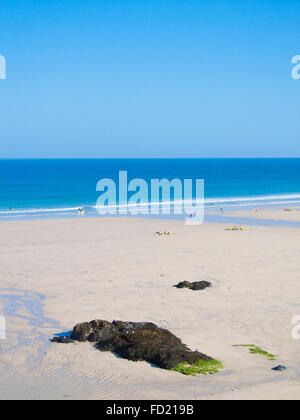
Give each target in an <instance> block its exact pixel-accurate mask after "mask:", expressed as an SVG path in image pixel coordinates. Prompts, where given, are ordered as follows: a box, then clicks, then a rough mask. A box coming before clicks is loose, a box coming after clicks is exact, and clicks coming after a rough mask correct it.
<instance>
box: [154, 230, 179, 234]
mask: <svg viewBox="0 0 300 420" xmlns="http://www.w3.org/2000/svg"><path fill="white" fill-rule="evenodd" d="M156 234H157V235H175V233H174V232H172V231H171V230H165V231H164V232H156Z"/></svg>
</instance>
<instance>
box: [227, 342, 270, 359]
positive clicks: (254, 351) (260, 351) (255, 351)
mask: <svg viewBox="0 0 300 420" xmlns="http://www.w3.org/2000/svg"><path fill="white" fill-rule="evenodd" d="M232 347H249V351H250V353H251V354H260V355H261V356H265V357H266V358H267V359H268V360H276V357H278V356H276V355H275V354H271V353H268V352H267V351H265V350H263V349H262V348H260V347H258V346H256V345H255V344H234V345H233V346H232Z"/></svg>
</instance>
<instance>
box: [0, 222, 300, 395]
mask: <svg viewBox="0 0 300 420" xmlns="http://www.w3.org/2000/svg"><path fill="white" fill-rule="evenodd" d="M165 229H166V230H172V231H175V232H176V235H170V236H157V235H155V234H154V232H156V231H158V230H165ZM0 231H1V239H2V250H1V262H0V295H1V296H0V301H1V302H2V307H1V306H0V314H1V313H2V314H5V315H6V320H7V340H0V346H1V350H2V351H1V354H0V398H1V399H6V398H9V399H14V398H51V399H52V398H58V399H70V398H71V399H76V398H107V399H110V398H114V399H131V398H133V399H213V398H216V399H240V398H251V399H252V398H254V399H267V398H268V399H269V398H272V399H299V398H300V365H299V354H300V340H299V341H297V340H294V339H293V338H292V335H291V333H292V327H293V326H292V318H293V317H294V316H295V315H300V307H299V301H300V284H299V270H300V259H299V251H300V247H299V244H300V229H297V228H286V227H284V228H283V227H261V226H260V227H258V226H252V227H251V229H250V230H248V231H242V232H236V231H225V230H224V225H222V224H208V223H205V224H203V225H201V226H196V227H195V226H194V227H190V226H185V225H184V223H183V222H179V221H166V220H150V219H133V218H115V219H108V218H105V219H104V218H95V219H92V218H90V219H88V218H78V219H61V220H55V219H52V220H32V221H19V222H1V223H0ZM182 280H188V281H197V280H208V281H210V282H212V284H213V287H211V288H209V289H206V290H204V291H192V290H187V289H176V288H174V287H172V286H173V285H174V284H175V283H177V282H179V281H182ZM41 295H43V296H41ZM95 318H101V319H107V320H113V319H120V320H130V321H152V322H154V323H156V324H158V325H159V326H163V327H166V328H168V329H169V330H170V331H171V332H173V333H174V334H175V335H177V336H178V337H180V338H181V339H182V341H183V342H185V343H186V344H187V345H188V346H189V347H190V348H191V349H193V350H194V349H199V350H200V351H201V352H204V353H206V354H208V355H210V356H212V357H214V358H216V359H218V360H220V361H222V363H223V364H224V367H225V368H224V370H223V371H221V372H219V373H218V374H215V375H210V376H201V377H188V376H184V375H181V374H179V373H176V372H170V371H165V370H162V369H158V368H155V367H153V366H150V365H149V364H148V363H146V362H130V361H127V360H124V359H121V358H118V357H116V356H115V355H113V354H111V353H101V352H99V351H97V350H95V349H94V348H93V347H92V345H91V344H89V343H75V344H67V345H63V344H50V343H49V342H48V338H49V337H51V336H52V335H53V334H54V333H58V332H63V331H68V330H70V329H71V328H72V327H73V326H74V325H75V324H76V323H77V322H83V321H89V320H92V319H95ZM248 343H253V344H256V345H259V346H261V347H262V348H263V349H264V350H267V351H269V352H271V353H274V354H276V355H278V359H277V360H276V361H275V362H274V361H273V362H272V361H269V360H267V359H266V358H264V357H263V356H260V355H253V354H250V353H249V350H248V349H247V348H236V347H232V346H233V345H234V344H248ZM277 364H284V365H285V366H287V368H288V369H287V370H286V371H284V372H274V371H272V370H271V368H272V367H273V366H275V365H277Z"/></svg>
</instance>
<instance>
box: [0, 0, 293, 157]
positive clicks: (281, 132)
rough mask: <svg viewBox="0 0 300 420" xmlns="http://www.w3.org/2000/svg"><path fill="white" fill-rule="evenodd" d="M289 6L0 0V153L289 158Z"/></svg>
mask: <svg viewBox="0 0 300 420" xmlns="http://www.w3.org/2000/svg"><path fill="white" fill-rule="evenodd" d="M299 21H300V1H299V0H297V1H295V0H285V1H283V0H280V1H279V0H273V1H271V0H270V1H266V0H251V1H250V0H248V1H245V0H236V1H230V0H227V1H221V0H219V1H208V0H203V1H199V0H185V1H184V0H151V1H149V0H143V1H141V0H110V1H108V0H72V1H69V0H60V1H58V0H51V1H49V0H35V1H34V0H14V1H13V2H12V1H11V0H1V8H0V54H1V55H4V56H5V57H6V61H7V80H0V144H1V152H0V156H1V157H7V158H10V157H18V158H24V157H280V156H286V157H290V156H291V157H294V156H298V157H300V80H293V79H292V77H291V69H292V64H291V59H292V57H293V56H294V55H296V54H300V25H299Z"/></svg>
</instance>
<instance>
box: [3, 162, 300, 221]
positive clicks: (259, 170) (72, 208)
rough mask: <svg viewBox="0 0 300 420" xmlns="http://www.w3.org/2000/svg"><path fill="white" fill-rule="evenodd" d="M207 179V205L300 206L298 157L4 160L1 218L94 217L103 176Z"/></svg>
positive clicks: (146, 178) (114, 177)
mask: <svg viewBox="0 0 300 420" xmlns="http://www.w3.org/2000/svg"><path fill="white" fill-rule="evenodd" d="M119 171H127V172H128V181H130V180H131V179H133V178H142V179H144V180H145V181H146V182H150V180H151V179H153V178H156V179H162V178H166V179H168V180H170V181H171V180H172V179H174V178H179V179H181V180H183V179H193V180H195V179H204V181H205V206H207V207H212V206H215V207H222V208H231V207H246V206H250V205H251V206H256V205H257V206H271V205H272V206H274V205H299V204H300V159H299V158H295V159H26V160H21V159H16V160H10V159H3V160H0V219H8V218H20V217H24V216H28V217H35V216H43V217H52V216H56V217H58V216H65V217H68V216H72V215H77V210H78V208H79V207H83V208H84V209H85V213H86V214H87V215H96V214H97V213H96V209H95V205H96V201H97V198H98V197H99V192H97V191H96V184H97V182H98V181H99V180H100V179H102V178H111V179H113V180H115V181H116V184H117V183H118V175H119Z"/></svg>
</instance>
